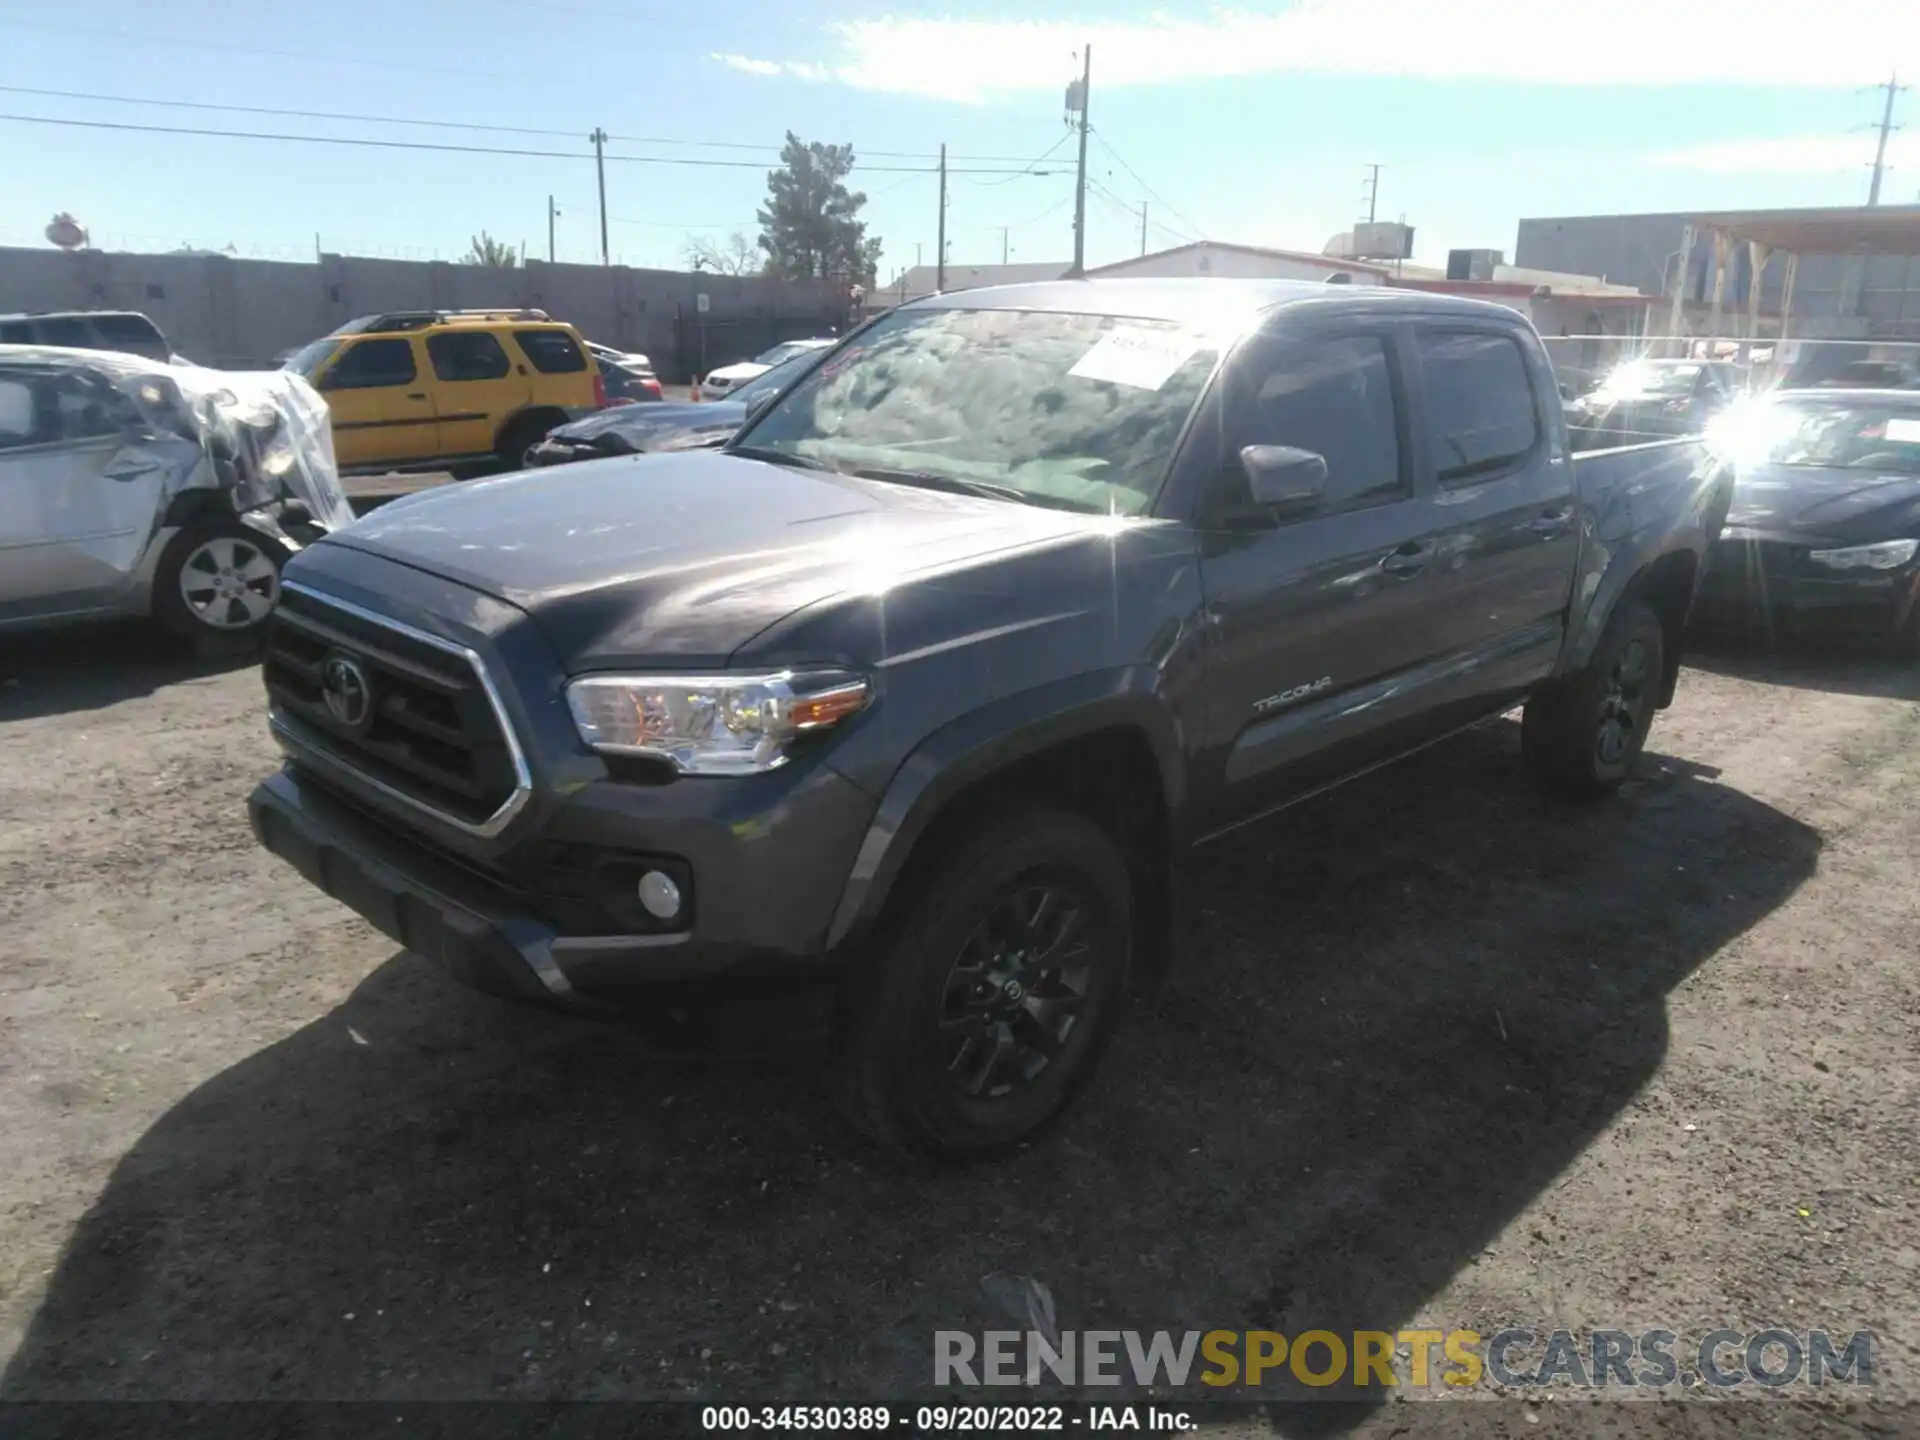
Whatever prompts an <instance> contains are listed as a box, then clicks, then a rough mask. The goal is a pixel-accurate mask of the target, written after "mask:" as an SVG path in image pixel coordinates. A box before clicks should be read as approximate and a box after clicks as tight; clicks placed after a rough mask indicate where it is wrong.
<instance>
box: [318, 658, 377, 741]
mask: <svg viewBox="0 0 1920 1440" xmlns="http://www.w3.org/2000/svg"><path fill="white" fill-rule="evenodd" d="M320 697H321V699H323V700H325V701H326V702H327V713H328V714H329V715H331V716H333V718H334V719H335V720H337V721H339V722H340V723H341V724H342V725H344V726H346V727H347V728H348V729H349V730H358V729H360V728H362V727H363V726H365V724H366V723H367V721H368V720H369V719H371V718H372V716H373V686H372V685H371V684H369V683H368V681H367V672H366V671H365V670H363V669H362V668H361V667H360V662H359V661H358V660H356V659H354V658H353V657H352V656H351V655H342V654H339V653H337V652H336V653H334V654H332V655H329V656H327V658H326V662H325V663H324V664H323V665H322V666H321V668H320Z"/></svg>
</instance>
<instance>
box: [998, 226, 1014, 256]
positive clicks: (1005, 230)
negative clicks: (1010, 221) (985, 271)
mask: <svg viewBox="0 0 1920 1440" xmlns="http://www.w3.org/2000/svg"><path fill="white" fill-rule="evenodd" d="M1012 230H1013V227H1012V226H1011V225H1002V226H1001V227H1000V263H1001V264H1002V265H1004V264H1006V263H1007V256H1008V255H1010V254H1012V253H1013V247H1012V245H1011V244H1010V243H1009V240H1010V236H1011V232H1012Z"/></svg>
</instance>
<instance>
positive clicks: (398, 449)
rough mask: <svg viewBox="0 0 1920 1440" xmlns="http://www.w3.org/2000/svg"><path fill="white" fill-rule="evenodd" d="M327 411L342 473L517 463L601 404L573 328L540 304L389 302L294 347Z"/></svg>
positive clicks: (597, 381) (602, 388)
mask: <svg viewBox="0 0 1920 1440" xmlns="http://www.w3.org/2000/svg"><path fill="white" fill-rule="evenodd" d="M283 368H285V369H288V370H293V371H297V372H298V373H299V374H301V375H303V376H305V377H306V378H307V380H309V381H310V382H311V383H312V384H313V386H314V387H315V388H316V389H317V390H319V392H320V393H321V395H322V396H324V397H325V399H326V402H327V408H328V410H329V411H331V412H332V416H333V449H334V456H335V458H336V459H337V460H338V461H339V465H340V468H341V469H342V470H343V471H368V470H392V469H396V468H400V467H410V466H425V465H444V466H448V467H455V468H458V467H464V466H470V465H472V464H474V463H475V462H484V463H494V464H499V465H504V466H506V467H507V468H508V469H513V470H517V469H519V468H520V465H521V463H522V457H523V456H524V455H525V454H526V453H527V448H528V447H529V446H531V445H533V444H534V443H536V442H537V441H539V440H540V439H541V438H542V437H544V436H545V435H546V433H547V432H548V431H549V430H551V429H552V428H553V427H554V426H556V425H564V424H565V423H566V422H567V421H569V420H577V419H578V418H579V417H580V416H582V415H585V414H587V413H588V412H589V411H592V410H598V409H601V408H602V407H604V406H605V405H606V403H607V394H606V382H605V381H604V380H603V379H602V378H601V375H600V367H599V366H598V365H597V364H596V363H595V362H594V358H593V355H592V354H591V353H590V352H589V351H588V349H587V347H586V344H585V342H583V341H582V340H581V338H580V334H579V332H578V331H577V330H575V329H574V328H573V327H572V326H571V325H568V324H566V323H565V322H563V321H558V320H555V319H554V318H553V317H552V316H550V315H548V314H547V312H546V311H544V310H397V311H392V312H390V313H388V314H385V315H369V316H366V317H364V318H362V319H359V320H350V321H348V322H347V323H346V324H345V325H342V326H341V327H340V328H339V329H338V330H335V331H334V332H333V333H332V334H331V335H328V336H326V337H324V338H322V339H319V340H315V341H314V342H313V343H312V344H310V345H306V346H304V347H302V348H301V349H299V350H296V351H295V352H294V353H293V354H292V355H291V356H289V357H288V359H287V361H286V364H285V366H284V367H283Z"/></svg>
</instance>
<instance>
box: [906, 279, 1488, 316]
mask: <svg viewBox="0 0 1920 1440" xmlns="http://www.w3.org/2000/svg"><path fill="white" fill-rule="evenodd" d="M1295 307H1312V308H1313V309H1314V310H1315V311H1316V312H1325V311H1338V310H1346V311H1352V312H1354V313H1358V314H1369V315H1370V314H1377V313H1380V312H1382V311H1386V312H1394V311H1404V312H1405V313H1407V314H1409V315H1412V314H1424V315H1458V316H1463V317H1465V316H1478V317H1481V318H1485V317H1487V316H1495V317H1498V318H1501V319H1504V320H1508V321H1513V320H1516V319H1520V318H1521V317H1520V315H1519V312H1517V311H1516V310H1514V309H1513V308H1512V307H1511V306H1507V305H1500V304H1496V303H1495V302H1493V301H1491V300H1474V299H1468V298H1466V297H1464V296H1458V295H1437V294H1434V293H1432V292H1431V291H1424V290H1401V289H1398V288H1396V287H1393V286H1389V285H1351V284H1349V285H1329V284H1327V283H1325V282H1324V281H1312V280H1229V279H1212V278H1202V277H1198V276H1195V277H1192V278H1180V279H1161V280H1148V279H1112V280H1050V281H1043V282H1040V283H1038V284H1031V285H989V286H983V287H981V288H980V289H977V290H953V291H949V292H947V293H946V294H943V295H929V296H926V297H925V298H923V299H919V300H910V301H908V302H907V303H906V304H905V305H903V306H902V307H900V308H902V309H905V310H1053V311H1060V312H1063V313H1068V314H1082V315H1111V316H1114V317H1116V318H1122V317H1124V318H1127V319H1133V320H1166V321H1172V322H1175V323H1180V322H1189V321H1201V320H1214V321H1217V320H1218V319H1219V318H1220V317H1221V316H1222V315H1223V314H1225V315H1234V314H1238V315H1241V316H1244V317H1245V318H1246V319H1247V320H1248V321H1249V323H1251V322H1253V321H1255V320H1257V319H1263V318H1265V317H1267V316H1269V315H1271V314H1272V313H1273V312H1275V311H1277V310H1282V309H1292V308H1295Z"/></svg>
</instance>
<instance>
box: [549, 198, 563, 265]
mask: <svg viewBox="0 0 1920 1440" xmlns="http://www.w3.org/2000/svg"><path fill="white" fill-rule="evenodd" d="M559 214H560V207H559V206H557V205H555V204H554V203H553V197H552V196H551V195H549V196H548V197H547V263H548V264H549V265H551V264H553V222H554V219H555V217H556V216H558V215H559Z"/></svg>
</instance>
